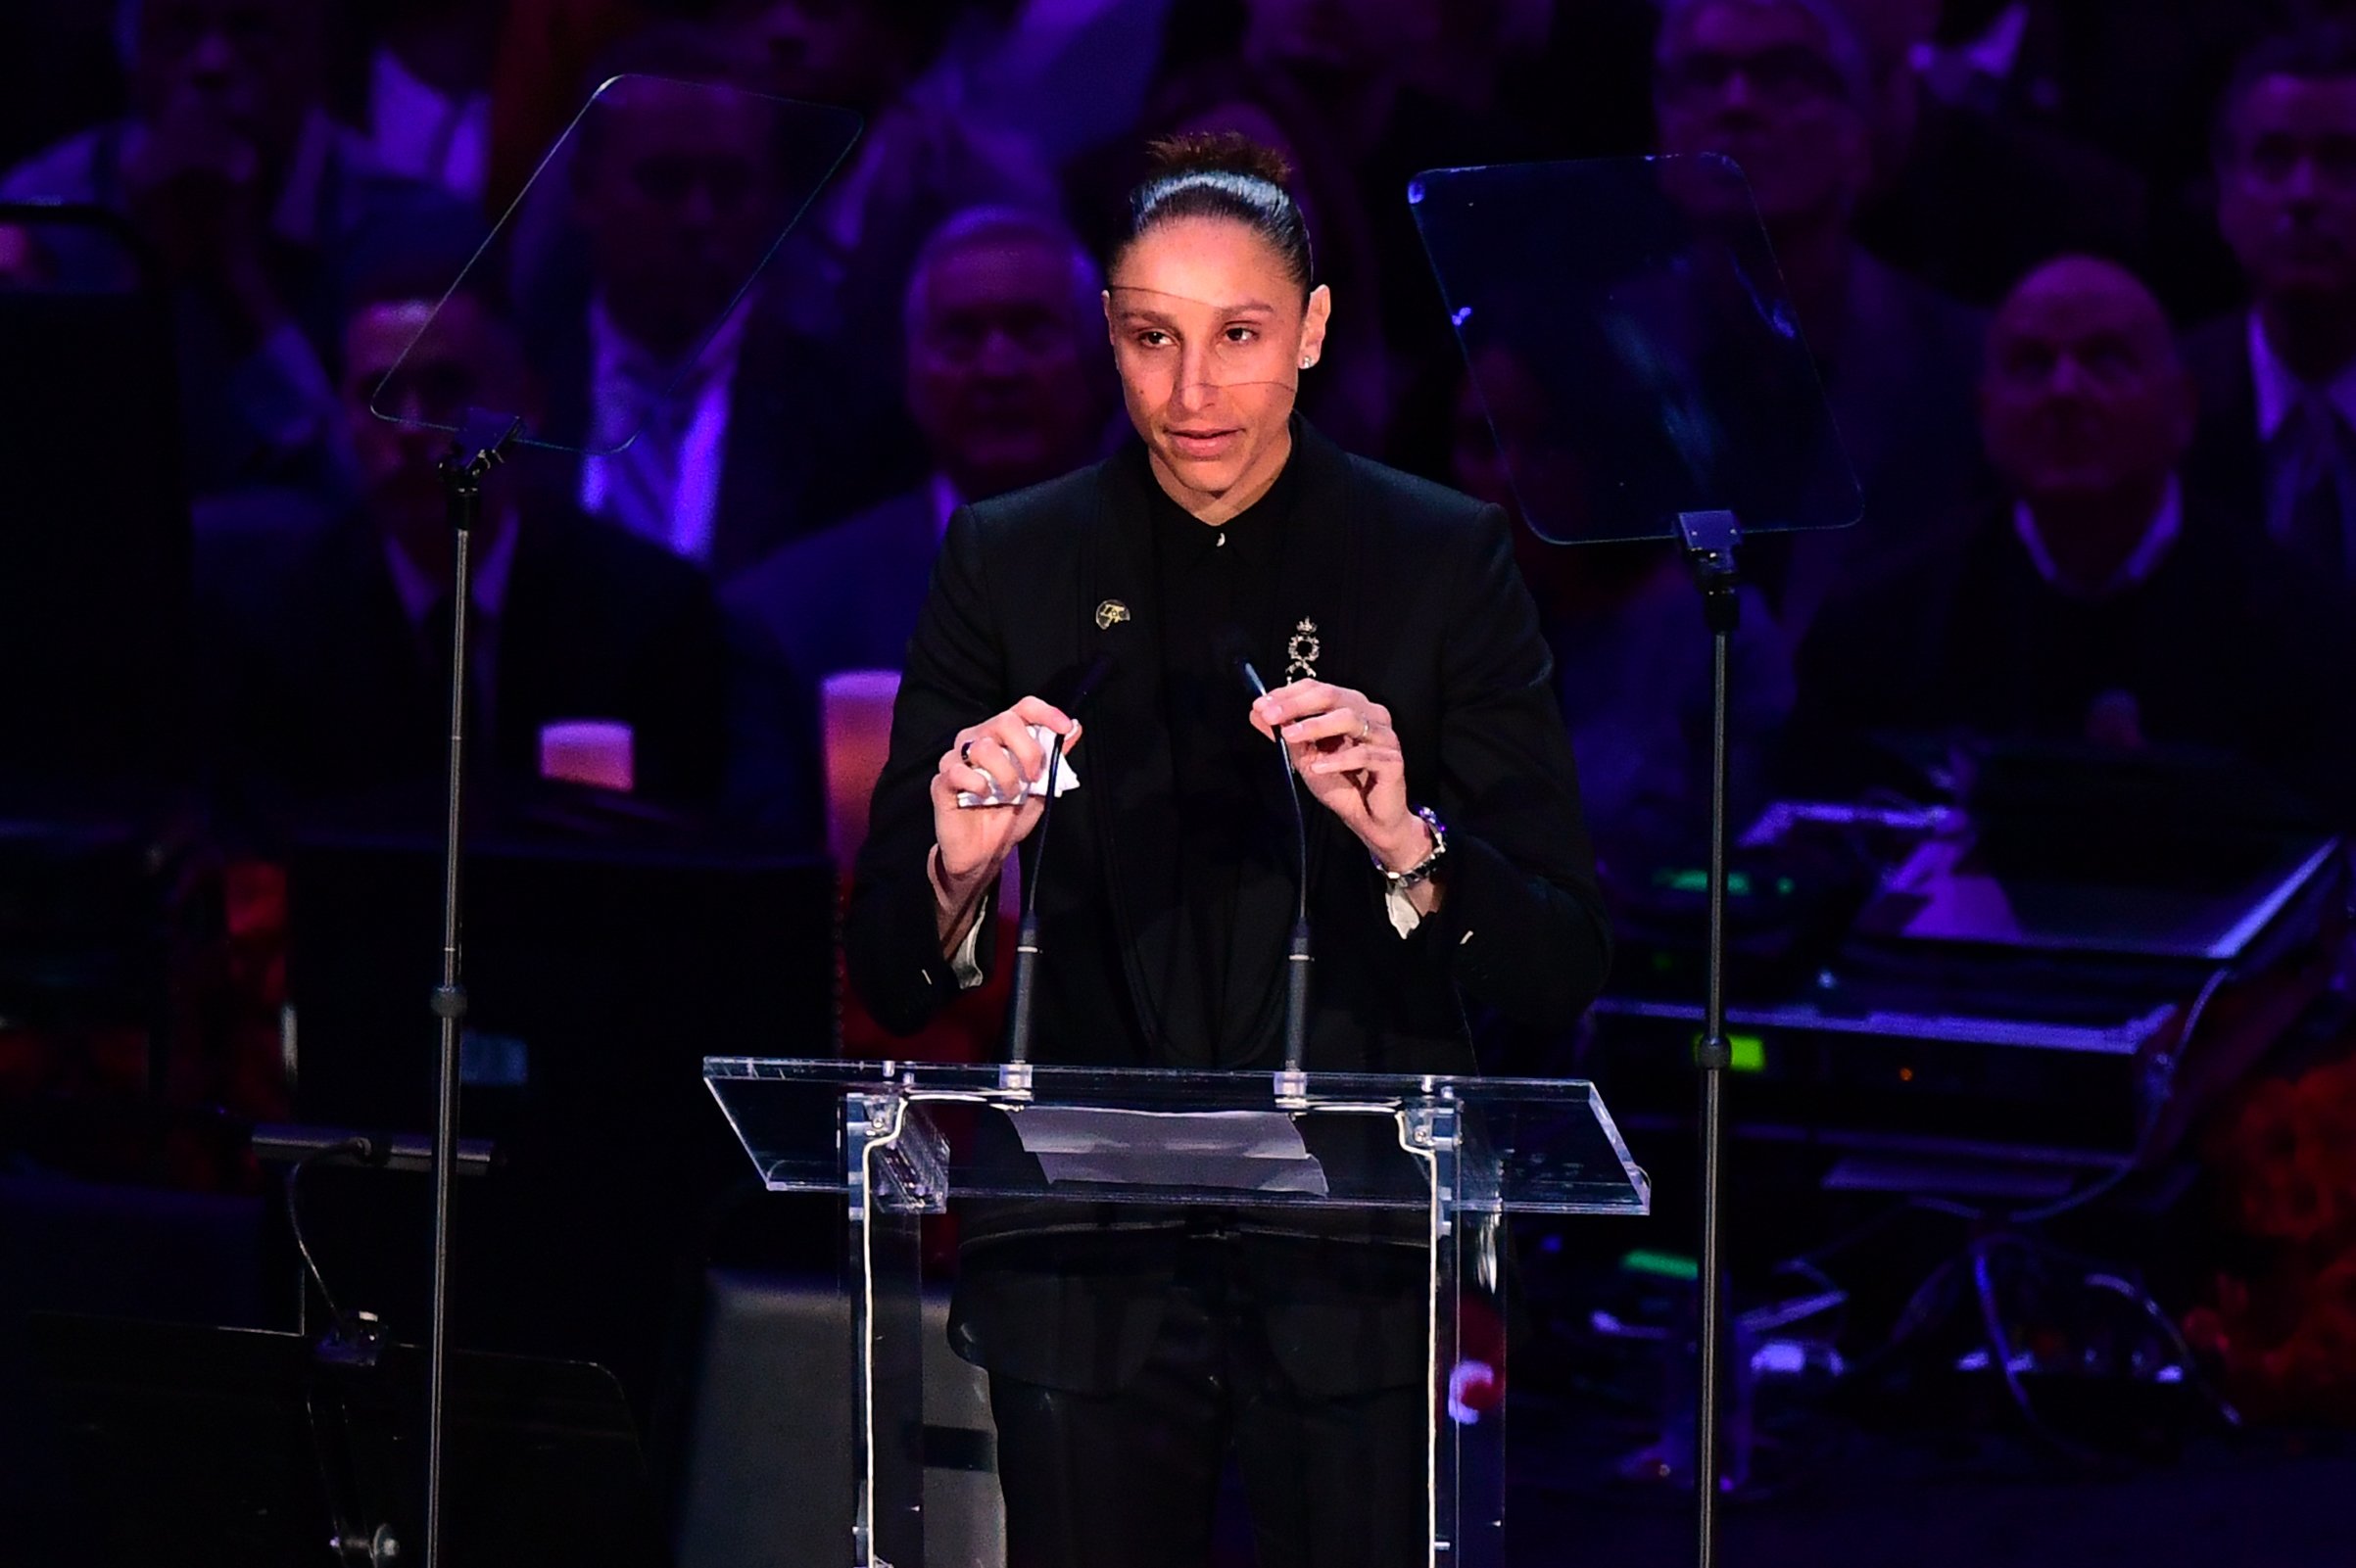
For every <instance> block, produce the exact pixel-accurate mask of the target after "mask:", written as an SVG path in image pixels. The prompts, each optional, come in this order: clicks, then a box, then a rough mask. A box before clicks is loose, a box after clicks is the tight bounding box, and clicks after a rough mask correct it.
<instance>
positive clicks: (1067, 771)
mask: <svg viewBox="0 0 2356 1568" xmlns="http://www.w3.org/2000/svg"><path fill="white" fill-rule="evenodd" d="M1031 738H1032V739H1034V740H1036V741H1037V742H1038V743H1039V749H1040V750H1041V751H1045V750H1046V749H1047V748H1048V747H1049V746H1051V745H1053V744H1055V732H1054V731H1052V730H1050V729H1048V728H1047V727H1046V726H1045V725H1043V724H1034V725H1033V726H1032V727H1031ZM1079 787H1080V775H1078V774H1076V773H1074V772H1073V771H1072V759H1071V758H1070V757H1066V758H1064V759H1063V760H1062V761H1060V762H1058V763H1057V764H1056V765H1055V792H1056V794H1057V795H1059V796H1061V795H1068V794H1070V793H1071V792H1072V791H1073V790H1075V789H1078V788H1079ZM1022 793H1023V794H1025V795H1037V796H1040V797H1042V798H1044V796H1045V795H1046V793H1047V781H1046V780H1045V779H1043V778H1040V779H1034V780H1033V781H1032V782H1031V783H1030V784H1027V785H1025V786H1024V788H1023V791H1022ZM1020 798H1021V796H1019V795H1009V794H1006V793H1003V792H1002V791H1000V790H998V789H996V788H994V787H993V788H992V789H991V790H990V792H989V793H988V794H986V795H978V794H976V793H974V792H973V791H972V790H971V789H960V790H958V791H957V804H959V805H961V806H1011V805H1014V804H1015V803H1016V802H1017V801H1018V800H1019V799H1020Z"/></svg>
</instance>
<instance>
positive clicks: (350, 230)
mask: <svg viewBox="0 0 2356 1568" xmlns="http://www.w3.org/2000/svg"><path fill="white" fill-rule="evenodd" d="M137 24H138V30H137V34H136V37H135V40H134V43H133V47H132V56H131V66H130V78H131V118H130V119H127V120H120V121H113V122H110V123H107V124H104V125H100V126H98V127H97V128H95V129H93V130H88V131H84V132H82V133H81V134H79V135H76V136H73V137H71V138H69V139H68V140H66V141H64V142H61V143H59V144H58V145H56V146H54V147H52V148H50V149H49V150H48V151H47V152H44V153H41V154H39V155H38V156H36V157H34V158H33V159H31V160H30V161H29V162H27V163H24V164H23V165H20V166H18V167H17V168H16V169H14V170H12V171H11V172H10V173H9V174H8V175H7V176H6V177H5V178H4V179H0V199H6V200H27V199H47V200H54V201H67V202H94V203H98V204H101V205H103V206H107V207H111V208H114V209H116V210H117V211H119V212H121V213H123V214H126V215H127V216H128V217H129V218H130V220H131V221H132V223H133V224H134V225H135V226H136V227H137V229H138V230H139V232H140V234H141V236H142V237H143V238H144V239H145V240H146V242H147V243H148V245H149V246H151V247H152V248H153V250H154V253H155V256H156V258H157V260H158V261H160V262H161V264H162V269H163V276H164V278H165V280H166V281H167V282H168V285H169V286H170V288H171V289H172V291H173V294H174V297H175V303H176V305H177V306H178V309H177V311H176V312H175V319H176V323H177V327H178V331H179V343H178V345H177V347H178V360H179V366H180V379H181V399H180V408H181V418H182V425H183V432H184V437H185V442H186V446H187V454H188V455H187V473H188V478H189V485H190V488H191V489H192V491H194V492H195V493H196V494H198V495H200V496H204V495H210V494H217V493H220V492H225V491H230V490H235V489H239V488H242V487H246V486H255V485H292V486H296V487H300V488H304V489H308V490H311V491H313V492H314V493H316V494H319V495H322V496H325V495H330V494H333V493H334V492H336V491H337V490H338V489H339V488H340V487H341V486H342V485H343V484H344V483H345V475H344V472H343V466H342V464H341V463H340V462H339V460H338V455H339V454H338V451H337V449H336V436H337V432H338V429H339V421H338V419H337V417H336V399H335V375H334V370H333V367H334V364H335V356H334V353H333V346H334V345H335V343H336V342H337V341H338V340H339V336H340V332H341V328H342V322H343V319H344V315H345V311H346V307H347V305H348V303H349V295H350V291H351V289H352V287H353V285H354V283H355V281H356V280H357V279H358V278H359V277H360V276H361V274H362V273H363V272H364V271H365V270H366V269H367V268H368V267H371V266H374V265H379V264H382V263H383V262H385V261H387V260H388V259H390V258H396V257H400V256H404V255H412V254H423V255H426V256H428V257H432V258H435V259H437V260H442V261H446V262H447V265H446V267H445V272H446V274H447V275H456V273H457V269H458V266H459V264H460V263H461V262H462V261H464V259H465V257H466V256H467V255H468V254H469V253H470V252H471V251H472V250H473V248H474V246H475V245H476V244H478V243H479V242H480V241H481V238H482V224H481V222H480V220H479V219H477V218H476V217H475V216H474V215H473V214H470V213H468V212H467V211H466V210H465V208H464V207H462V206H461V205H459V204H458V203H457V202H454V201H452V200H450V199H449V198H448V197H447V196H446V195H444V194H443V193H441V192H439V191H436V190H434V189H432V188H431V187H429V186H425V185H421V184H418V183H417V182H415V181H412V180H407V179H403V178H400V177H399V176H397V175H393V174H389V173H387V172H385V171H384V170H383V169H382V168H381V167H379V166H378V165H377V164H376V162H375V159H374V157H373V155H372V154H371V153H370V151H369V149H368V148H367V146H366V144H365V143H364V142H362V141H361V139H360V138H359V137H358V136H356V135H354V134H352V133H351V132H349V131H345V130H342V129H340V128H338V127H337V126H336V125H335V124H334V123H333V122H332V121H331V120H329V119H327V117H326V115H325V114H324V113H323V111H322V110H321V108H320V96H321V86H322V82H323V79H324V54H323V50H322V37H321V24H320V16H319V8H318V7H317V6H316V5H315V4H313V0H142V3H141V4H140V5H139V6H138V7H137ZM35 239H36V241H37V243H39V244H40V245H41V247H42V248H43V250H44V251H45V252H46V259H47V268H48V270H49V272H50V273H51V274H52V275H53V276H54V277H55V279H56V281H57V282H58V284H59V285H60V286H62V287H68V288H72V287H87V286H118V285H120V284H121V283H122V282H125V281H127V278H126V275H125V267H124V265H123V259H122V258H121V257H120V254H119V252H118V250H117V249H116V248H115V247H114V246H112V245H111V244H110V243H108V242H105V241H102V240H100V239H99V238H97V237H96V236H94V235H89V234H86V233H82V234H72V233H69V232H68V231H66V230H64V229H62V228H47V227H44V228H41V229H38V230H36V232H35Z"/></svg>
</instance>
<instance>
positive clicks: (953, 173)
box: [717, 0, 1078, 386]
mask: <svg viewBox="0 0 2356 1568" xmlns="http://www.w3.org/2000/svg"><path fill="white" fill-rule="evenodd" d="M960 11H961V8H960V7H959V6H957V5H955V4H954V3H952V0H903V3H901V4H896V5H861V4H857V3H855V0H722V3H721V4H720V5H719V6H718V8H717V19H718V25H719V26H720V28H721V33H722V36H723V38H724V40H725V47H726V49H727V51H728V53H729V55H730V56H731V58H732V59H734V60H735V61H736V62H737V63H738V65H739V69H740V71H741V75H740V77H739V79H740V81H741V83H742V85H745V86H746V87H750V88H754V89H757V90H759V91H761V92H766V93H774V94H777V95H778V96H780V97H785V98H797V99H807V100H810V101H813V102H817V103H824V104H834V105H839V106H841V108H844V109H848V110H852V111H854V112H856V113H857V114H858V115H859V116H860V117H861V118H862V119H863V120H864V122H865V123H864V128H863V129H862V131H861V133H860V136H859V140H858V143H857V145H856V146H854V147H853V148H852V149H851V151H850V154H849V156H848V157H847V158H846V159H845V160H844V161H843V163H842V165H841V166H840V167H839V168H837V169H836V170H835V171H834V175H833V177H832V178H831V179H830V180H828V182H827V184H826V187H825V189H824V190H822V191H820V192H819V193H818V198H817V200H816V201H815V202H814V203H813V204H812V205H811V207H810V210H809V212H808V213H807V214H804V215H803V217H802V219H801V221H800V222H799V223H798V224H797V225H795V227H794V230H793V234H792V236H790V237H789V238H788V240H787V241H786V244H785V246H784V247H783V248H782V249H781V250H780V252H779V254H778V256H777V258H776V260H775V261H774V262H773V263H772V266H771V272H772V283H771V286H772V288H773V290H774V292H775V296H776V299H777V302H778V306H779V309H781V310H782V311H783V312H784V313H785V315H786V317H787V319H788V320H790V321H792V322H793V325H794V326H795V327H797V328H798V329H800V330H801V331H803V332H805V333H808V334H810V335H811V336H813V337H817V338H820V339H822V340H824V341H826V342H828V343H831V344H833V345H835V346H836V348H837V349H838V350H839V351H840V352H841V353H842V355H843V356H845V357H846V358H847V359H849V360H851V361H852V362H853V363H854V364H855V365H857V366H858V367H860V368H862V369H863V370H864V371H866V372H868V373H871V374H873V375H874V377H875V379H876V380H877V382H878V383H879V384H880V385H887V386H888V385H889V384H890V374H891V372H890V367H891V366H893V365H895V364H897V363H898V352H899V341H900V299H901V296H902V294H903V293H904V291H905V288H906V285H907V279H908V269H909V266H910V264H911V263H912V262H913V261H915V259H916V252H917V249H918V247H919V246H921V245H922V244H923V243H924V240H925V236H926V235H928V234H930V233H932V231H933V230H934V229H935V228H937V227H938V226H939V224H940V223H941V222H942V221H943V220H945V219H946V218H947V217H948V216H949V214H952V213H955V212H958V211H959V210H961V209H964V208H968V207H975V206H983V205H988V204H994V203H1006V204H1011V205H1016V206H1036V207H1041V208H1050V207H1052V206H1053V204H1054V202H1055V191H1054V181H1053V178H1052V176H1051V175H1050V173H1049V171H1048V169H1047V166H1046V165H1045V163H1044V161H1043V160H1042V159H1041V158H1040V157H1039V156H1038V155H1037V154H1036V153H1034V151H1033V150H1032V148H1031V147H1029V146H1028V145H1026V144H1025V143H1024V142H1023V141H1022V140H1021V139H1020V138H1019V137H1017V136H1015V135H1012V134H1010V133H1006V132H1002V131H999V130H996V129H994V128H992V127H990V126H987V125H983V124H977V123H974V122H972V121H970V120H968V119H965V118H963V117H962V116H961V115H959V114H958V113H956V111H955V110H954V109H952V108H944V107H941V106H939V105H938V104H935V103H931V102H928V101H927V100H926V99H925V98H924V97H923V96H922V95H921V94H919V93H918V92H917V91H916V88H917V85H918V82H919V81H920V79H921V78H922V76H923V74H924V72H925V71H926V70H927V69H928V68H929V67H931V66H932V65H933V64H934V63H935V62H936V61H937V60H938V58H939V55H940V51H941V49H942V48H943V46H944V45H945V44H946V42H947V40H948V35H949V32H950V30H951V28H952V27H953V26H954V25H955V24H956V22H957V19H958V17H959V14H960ZM1077 85H1078V84H1077V83H1075V84H1074V89H1073V90H1077Z"/></svg>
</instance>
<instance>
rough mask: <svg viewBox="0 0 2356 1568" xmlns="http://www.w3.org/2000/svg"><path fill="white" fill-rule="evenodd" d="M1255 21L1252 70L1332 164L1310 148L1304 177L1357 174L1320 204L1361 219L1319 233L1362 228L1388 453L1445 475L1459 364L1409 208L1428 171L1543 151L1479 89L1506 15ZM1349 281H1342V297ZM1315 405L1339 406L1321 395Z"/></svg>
mask: <svg viewBox="0 0 2356 1568" xmlns="http://www.w3.org/2000/svg"><path fill="white" fill-rule="evenodd" d="M1244 9H1245V11H1246V14H1247V15H1246V23H1245V26H1244V29H1243V34H1242V38H1241V42H1240V49H1241V56H1242V60H1243V64H1244V65H1245V67H1246V68H1247V69H1248V70H1249V71H1252V72H1253V73H1254V74H1255V75H1256V76H1257V77H1259V78H1261V79H1267V80H1273V81H1274V82H1276V83H1279V84H1281V87H1282V89H1284V90H1286V91H1288V92H1289V93H1290V94H1291V95H1292V96H1294V97H1295V98H1297V99H1298V100H1299V101H1301V102H1302V103H1304V104H1306V105H1307V106H1308V108H1309V111H1310V113H1309V115H1308V116H1307V117H1306V123H1307V126H1308V127H1309V128H1310V134H1312V135H1314V137H1315V139H1316V141H1317V142H1318V143H1321V144H1322V148H1323V150H1322V151H1321V149H1320V148H1318V147H1315V146H1308V147H1303V148H1301V149H1300V150H1301V151H1303V152H1304V153H1305V154H1308V155H1309V156H1310V157H1311V159H1312V162H1311V163H1310V164H1309V165H1308V166H1309V167H1310V168H1312V169H1315V168H1316V166H1317V164H1318V163H1319V162H1330V163H1331V164H1332V165H1334V166H1336V167H1338V168H1342V169H1348V170H1352V171H1354V173H1355V180H1354V181H1353V182H1352V184H1351V185H1350V186H1349V187H1348V188H1347V194H1346V196H1345V198H1344V200H1343V201H1331V200H1327V199H1325V198H1323V196H1322V192H1319V191H1317V190H1316V189H1314V188H1313V189H1312V190H1311V192H1310V195H1311V197H1312V199H1313V200H1325V205H1326V206H1327V207H1328V208H1330V209H1342V208H1345V206H1347V205H1355V207H1356V208H1357V214H1329V215H1327V216H1326V217H1325V223H1326V228H1325V229H1321V230H1319V231H1318V233H1317V238H1318V241H1319V243H1320V244H1321V245H1323V244H1325V243H1326V242H1327V237H1328V231H1331V233H1332V237H1333V238H1335V239H1339V238H1341V237H1342V235H1343V234H1344V233H1346V231H1347V230H1346V227H1345V225H1349V224H1353V223H1363V224H1364V225H1365V230H1366V234H1367V236H1368V241H1369V245H1370V249H1369V250H1368V252H1367V260H1368V261H1370V263H1371V264H1370V266H1369V267H1368V268H1367V269H1366V270H1367V271H1368V274H1369V276H1368V279H1367V281H1370V282H1372V283H1373V284H1375V285H1376V292H1375V293H1374V295H1373V296H1372V297H1371V298H1370V299H1369V298H1366V297H1365V296H1361V299H1362V302H1363V303H1362V305H1361V307H1360V309H1361V310H1362V311H1364V312H1365V313H1367V314H1370V315H1378V317H1379V323H1380V329H1381V336H1382V339H1383V341H1384V342H1385V343H1386V344H1387V345H1388V346H1389V356H1388V357H1389V361H1390V363H1389V367H1388V368H1389V372H1390V374H1389V380H1390V381H1391V382H1392V383H1393V384H1394V386H1395V387H1396V388H1397V394H1396V395H1395V396H1392V395H1389V389H1386V396H1385V399H1384V401H1385V402H1386V403H1389V404H1393V405H1394V406H1393V409H1392V413H1393V418H1392V429H1391V431H1390V432H1389V433H1388V434H1387V436H1386V438H1385V439H1384V441H1383V443H1382V447H1381V451H1382V452H1383V454H1384V455H1385V456H1386V457H1388V458H1390V459H1391V460H1393V461H1395V462H1398V463H1399V464H1401V465H1402V466H1405V467H1408V468H1411V469H1414V470H1416V471H1417V472H1421V473H1432V474H1437V473H1442V472H1445V471H1446V467H1447V461H1448V442H1447V429H1448V415H1447V407H1448V397H1449V394H1450V392H1451V390H1452V389H1453V388H1454V387H1455V385H1456V378H1457V374H1458V372H1459V370H1460V369H1461V368H1462V360H1461V359H1460V357H1459V356H1458V350H1457V346H1456V343H1455V340H1454V338H1453V335H1452V334H1451V332H1450V330H1449V325H1448V310H1447V307H1446V305H1445V304H1444V303H1443V302H1442V300H1441V298H1440V291H1439V286H1438V284H1437V283H1436V282H1435V281H1434V279H1433V278H1432V275H1431V266H1430V263H1429V261H1427V260H1426V259H1425V257H1424V253H1423V240H1422V236H1421V234H1420V233H1419V232H1418V229H1417V228H1416V222H1415V214H1414V212H1413V211H1412V209H1410V207H1409V206H1408V201H1407V190H1408V182H1409V181H1410V180H1412V179H1413V178H1414V177H1415V176H1416V175H1417V174H1418V173H1420V172H1421V171H1423V170H1424V169H1426V168H1436V167H1446V166H1455V165H1465V164H1490V163H1507V162H1512V161H1514V160H1516V159H1523V158H1529V157H1534V156H1537V155H1538V154H1539V153H1540V152H1542V151H1544V150H1545V149H1543V148H1541V147H1540V146H1539V145H1538V144H1537V143H1536V141H1535V140H1534V139H1533V136H1532V134H1531V133H1530V132H1529V131H1528V130H1527V129H1526V128H1525V127H1522V126H1520V125H1517V124H1516V123H1515V121H1513V120H1512V119H1509V118H1507V115H1506V112H1505V109H1504V107H1503V106H1502V105H1501V104H1500V103H1499V102H1498V101H1497V100H1496V98H1495V96H1494V94H1493V93H1491V92H1489V91H1486V90H1484V89H1483V87H1482V85H1481V84H1482V81H1483V79H1484V78H1485V77H1487V76H1488V75H1489V74H1491V73H1493V72H1494V71H1497V70H1499V69H1500V68H1501V65H1502V60H1503V44H1504V40H1505V38H1506V35H1507V33H1506V24H1507V20H1508V19H1507V16H1506V14H1505V11H1504V10H1503V9H1502V8H1500V7H1498V6H1495V5H1491V4H1486V3H1483V4H1466V5H1455V4H1446V5H1444V4H1442V3H1440V0H1364V3H1361V4H1355V5H1343V4H1336V3H1335V0H1246V4H1245V7H1244ZM1206 123H1211V124H1214V126H1215V127H1216V126H1217V125H1219V124H1225V123H1227V122H1226V121H1206ZM1241 128H1250V127H1249V126H1248V125H1245V126H1242V127H1241ZM1256 133H1257V132H1255V134H1256ZM1294 139H1295V140H1296V141H1297V140H1300V139H1301V133H1300V132H1298V131H1296V132H1295V138H1294ZM1344 259H1345V260H1354V259H1351V258H1347V257H1345V258H1344ZM1321 265H1322V259H1321ZM1341 281H1342V279H1341V278H1340V276H1339V275H1338V274H1337V275H1336V278H1335V282H1336V284H1337V286H1338V285H1339V284H1340V283H1341ZM1365 325H1366V323H1364V322H1362V323H1361V324H1360V325H1359V326H1358V327H1356V328H1353V329H1352V331H1353V335H1354V336H1358V335H1360V334H1363V333H1364V331H1365ZM1335 347H1336V350H1337V351H1348V350H1350V349H1351V348H1352V346H1351V345H1348V344H1337V345H1336V346H1335ZM1364 357H1365V355H1364V354H1363V353H1352V354H1350V358H1352V359H1363V358H1364ZM1336 372H1337V374H1341V373H1348V374H1353V375H1365V374H1366V373H1367V372H1366V371H1365V370H1364V369H1352V370H1350V371H1347V372H1344V371H1343V369H1342V366H1341V364H1340V363H1337V365H1336ZM1315 396H1316V397H1317V398H1319V399H1321V400H1323V401H1325V402H1332V401H1334V399H1335V395H1334V394H1333V393H1330V392H1327V391H1325V390H1324V389H1322V388H1321V389H1318V391H1317V392H1316V394H1315Z"/></svg>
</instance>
